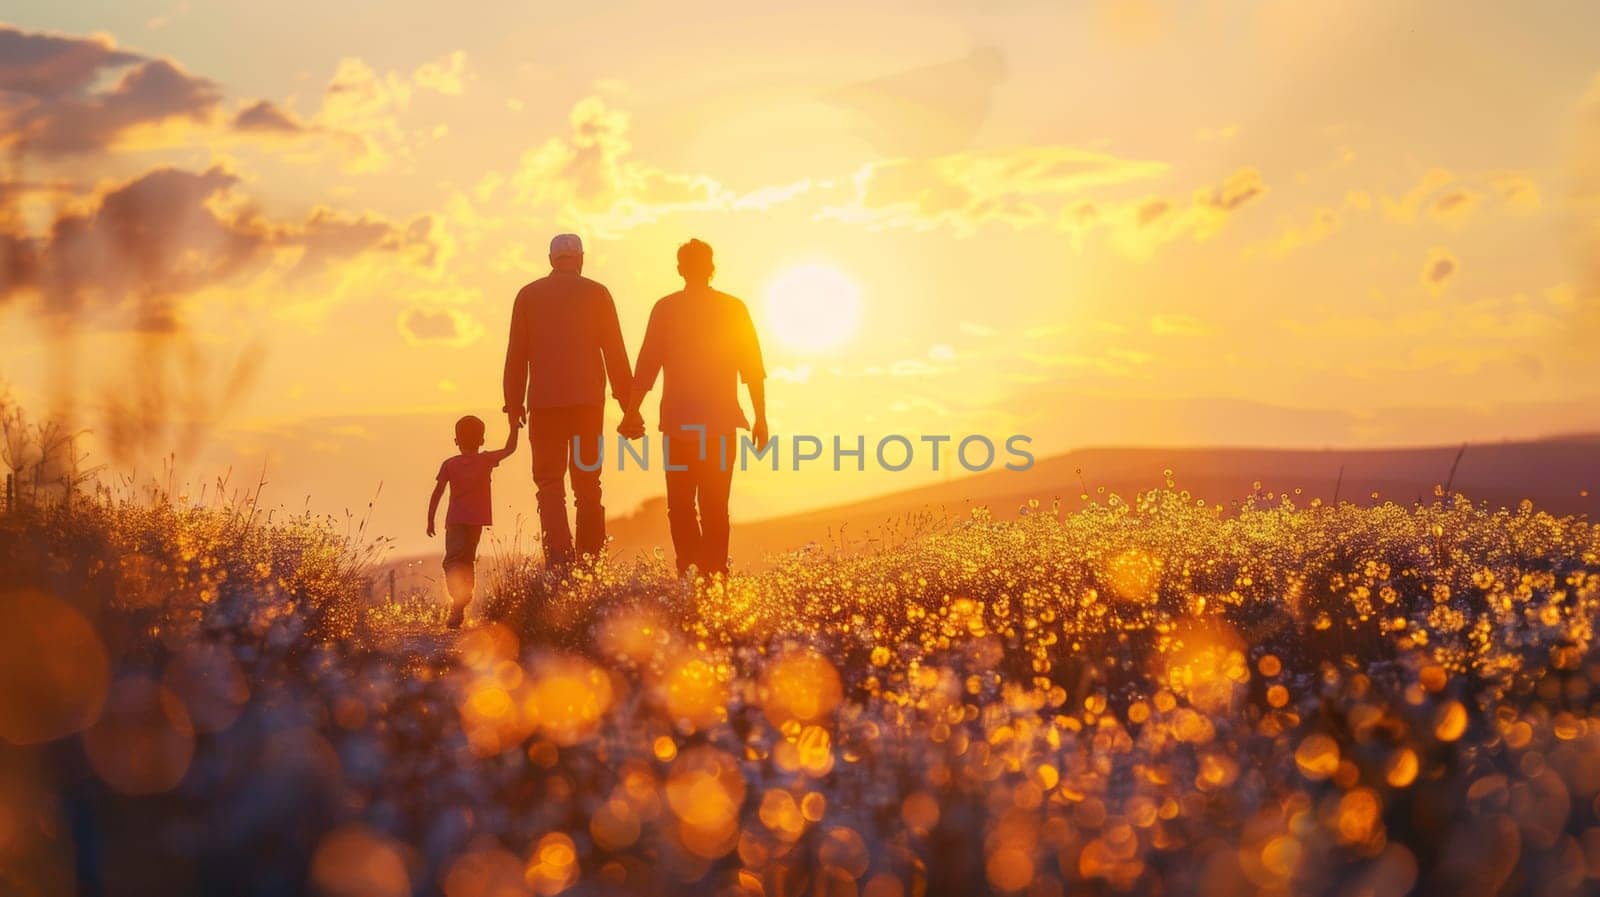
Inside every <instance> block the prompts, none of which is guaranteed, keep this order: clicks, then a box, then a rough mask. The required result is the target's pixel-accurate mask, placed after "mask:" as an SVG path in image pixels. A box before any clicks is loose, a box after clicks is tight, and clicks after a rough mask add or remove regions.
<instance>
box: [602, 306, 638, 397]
mask: <svg viewBox="0 0 1600 897" xmlns="http://www.w3.org/2000/svg"><path fill="white" fill-rule="evenodd" d="M600 298H601V302H600V309H599V314H600V322H599V324H600V330H599V332H600V355H601V357H602V358H603V359H604V360H605V363H606V377H607V379H609V380H610V381H611V397H612V398H613V399H616V400H617V404H618V405H621V406H622V409H623V410H624V411H626V410H627V408H628V398H629V396H630V394H631V393H632V391H633V372H632V371H631V370H630V369H629V367H628V348H627V346H625V345H623V343H622V325H621V324H620V323H619V322H618V321H617V303H616V302H615V301H613V300H612V298H611V291H610V290H607V289H605V288H604V287H602V288H601V290H600Z"/></svg>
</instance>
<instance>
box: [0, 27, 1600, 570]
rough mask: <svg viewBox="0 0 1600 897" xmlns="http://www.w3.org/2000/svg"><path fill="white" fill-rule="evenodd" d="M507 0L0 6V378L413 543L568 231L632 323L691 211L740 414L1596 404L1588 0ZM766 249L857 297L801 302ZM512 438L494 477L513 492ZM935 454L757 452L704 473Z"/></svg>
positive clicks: (504, 492) (1053, 447) (922, 429)
mask: <svg viewBox="0 0 1600 897" xmlns="http://www.w3.org/2000/svg"><path fill="white" fill-rule="evenodd" d="M527 6H528V5H527V4H509V3H504V4H502V3H496V4H486V3H477V4H468V5H465V6H463V7H461V8H452V9H451V11H450V15H449V16H447V17H446V16H442V15H441V12H440V9H439V7H438V5H437V4H432V3H418V2H392V3H386V4H382V5H376V4H344V3H317V4H311V3H279V4H270V5H262V4H237V5H235V4H227V5H221V4H200V3H193V4H191V3H172V2H167V0H163V2H157V3H141V2H128V3H123V4H118V5H116V6H115V8H107V7H100V6H98V5H95V6H92V7H91V5H89V4H77V5H72V6H64V5H62V4H58V3H43V2H34V0H23V2H21V3H15V2H14V3H12V4H9V5H8V7H7V12H6V13H5V17H6V20H7V21H8V22H9V24H7V25H5V26H3V27H0V123H3V125H4V128H3V129H0V143H3V144H4V149H5V152H6V159H7V160H8V161H7V162H6V166H7V168H6V169H5V170H4V171H3V172H0V327H3V328H4V332H5V333H6V337H5V340H6V342H5V352H4V356H3V360H0V377H3V378H4V379H5V381H6V382H7V383H9V384H10V388H11V390H12V391H13V392H14V393H15V394H16V395H18V396H19V397H20V398H21V399H22V400H23V401H24V402H25V403H26V404H27V405H28V406H29V407H30V408H34V409H38V410H40V411H41V412H42V411H44V410H48V409H52V408H54V409H57V410H62V411H69V412H70V413H72V414H73V415H74V416H75V417H76V419H78V420H79V421H80V422H81V423H82V424H83V425H84V426H87V427H89V428H91V429H92V430H93V431H94V437H93V438H94V439H95V442H96V446H97V450H98V457H99V458H100V459H101V460H105V459H107V458H116V459H118V463H121V464H133V463H137V464H141V465H143V466H144V467H145V468H146V469H154V468H155V467H156V466H157V464H158V461H157V459H159V458H160V457H161V456H163V455H164V454H165V453H167V452H169V451H176V452H178V453H179V454H180V465H181V466H182V467H183V469H184V470H185V472H186V475H188V476H191V477H194V478H195V479H196V480H197V481H198V480H199V479H200V478H202V477H208V476H211V475H214V474H215V473H217V472H219V471H221V470H223V469H226V468H228V467H230V466H231V467H232V468H233V469H234V471H235V475H234V482H235V483H238V482H239V481H241V480H245V479H249V480H253V479H254V478H255V473H256V472H257V471H259V470H260V469H261V468H262V466H263V465H265V468H266V470H267V477H268V479H269V480H270V481H271V482H272V486H271V489H272V495H273V496H274V497H275V498H276V499H277V500H279V501H283V502H286V503H288V504H290V505H291V506H294V507H299V506H300V505H301V504H302V503H303V501H304V498H305V496H307V495H309V496H310V497H311V504H312V506H313V507H316V508H319V509H325V510H338V509H341V508H345V507H351V508H363V507H365V505H366V502H367V501H368V499H369V498H370V497H371V496H372V494H373V492H374V491H375V490H376V489H377V486H378V483H379V482H380V481H381V482H383V484H384V486H383V495H382V496H381V498H380V499H379V501H378V506H377V509H376V517H377V520H378V523H379V529H380V530H381V531H384V532H389V533H391V534H393V535H396V536H399V537H401V539H402V545H403V546H406V547H418V546H419V545H420V544H421V540H420V531H421V528H422V526H421V524H422V517H423V513H422V512H423V508H424V507H425V501H426V494H427V491H428V489H429V487H430V486H431V479H432V475H433V472H434V471H435V470H436V469H437V464H438V462H439V460H440V459H442V458H443V457H445V456H447V455H448V454H451V453H452V451H453V449H452V446H451V442H450V437H451V433H450V422H451V421H452V420H453V419H454V418H455V417H456V416H459V415H460V414H464V413H468V412H472V413H478V414H480V415H482V416H484V417H485V418H486V419H488V420H489V421H490V434H491V435H490V438H491V440H495V439H498V438H499V436H498V435H496V434H499V433H501V432H503V431H502V430H501V427H502V426H503V425H502V423H501V420H500V419H499V418H498V415H497V409H498V408H499V405H500V396H499V369H500V365H501V363H502V360H503V351H504V332H505V330H506V325H507V321H508V318H509V312H510V303H511V299H512V297H513V296H514V294H515V293H516V291H517V289H518V288H519V287H520V286H521V285H522V284H523V283H525V282H526V281H528V280H531V279H533V278H535V277H538V276H541V275H542V274H543V273H545V271H546V270H547V265H546V263H545V261H544V251H545V245H546V243H547V242H548V239H549V237H550V236H551V235H552V234H554V233H557V232H560V231H564V230H573V231H576V232H578V233H579V234H581V235H582V236H583V237H584V239H585V241H586V243H587V244H588V248H589V253H588V259H587V265H586V272H585V273H587V274H589V275H590V276H592V277H595V278H596V279H598V280H600V281H602V282H603V283H606V284H607V285H608V286H609V287H610V288H611V291H612V293H613V294H614V296H615V297H616V300H617V304H618V309H619V312H620V314H621V318H622V324H623V331H624V334H625V336H626V338H627V340H628V344H629V348H630V352H631V351H636V350H637V347H638V343H639V339H640V338H641V336H642V333H643V327H644V323H645V321H646V318H647V315H648V313H649V309H650V306H651V304H652V303H653V302H654V301H655V300H656V299H658V298H660V297H661V296H662V295H665V294H666V293H669V292H671V291H673V290H674V289H676V288H677V287H678V285H679V283H678V281H677V279H676V277H675V275H674V270H673V264H674V263H673V251H674V249H675V248H676V246H677V245H678V244H679V243H681V242H682V241H684V240H685V239H687V238H688V237H690V236H698V237H700V238H702V239H705V240H707V241H708V242H710V243H711V244H712V245H713V246H714V247H715V249H716V252H717V262H718V276H717V285H718V286H719V287H721V288H722V289H723V290H725V291H728V292H731V293H733V294H735V295H738V296H741V297H743V298H744V299H745V300H746V301H747V302H748V303H749V305H750V308H751V311H752V313H753V315H754V317H755V320H756V324H757V327H758V329H760V331H761V336H762V339H763V343H764V348H765V350H766V354H767V365H768V369H769V371H770V372H771V374H772V380H771V381H769V387H768V392H769V396H770V399H769V401H770V405H771V418H772V428H773V431H774V432H775V433H779V434H782V433H796V432H807V433H817V434H823V435H827V434H832V433H845V434H855V433H864V434H867V435H868V436H869V437H875V436H876V435H881V434H885V433H891V432H898V433H906V434H912V435H915V434H926V433H949V434H955V435H958V436H959V435H962V434H966V433H989V434H993V435H996V436H1003V435H1005V434H1010V433H1026V434H1029V435H1031V436H1033V438H1034V440H1035V442H1034V447H1035V450H1036V452H1037V453H1038V454H1039V455H1041V456H1043V455H1047V454H1052V453H1055V452H1058V451H1063V450H1066V449H1068V448H1072V447H1077V446H1086V445H1105V444H1132V443H1139V444H1268V445H1274V444H1276V445H1301V446H1303V445H1319V446H1320V445H1331V444H1341V445H1355V444H1364V445H1375V444H1416V443H1449V442H1458V441H1461V440H1466V439H1476V440H1482V439H1497V438H1504V437H1527V436H1539V435H1548V434H1552V433H1562V432H1573V431H1578V430H1595V429H1600V401H1597V399H1600V352H1597V351H1596V349H1595V347H1596V343H1597V341H1596V338H1597V336H1600V314H1597V313H1596V287H1597V284H1600V272H1597V263H1596V257H1597V247H1600V213H1597V205H1600V204H1597V202H1596V197H1600V80H1597V76H1600V52H1597V51H1596V49H1595V46H1594V42H1593V40H1592V35H1593V34H1595V33H1596V32H1597V31H1600V7H1597V6H1595V5H1593V4H1582V3H1532V4H1516V5H1514V6H1513V5H1509V4H1503V3H1459V2H1453V3H1393V2H1359V0H1358V2H1338V3H1318V2H1292V3H1291V2H1275V3H1246V2H1223V0H1218V2H1196V3H1184V4H1165V3H1158V2H1153V0H1151V2H1100V3H1095V2H1090V3H1081V4H1060V3H1043V2H1041V3H1030V2H1022V0H1015V2H984V3H977V2H973V3H966V2H959V0H946V2H938V3H919V4H912V3H904V4H896V3H888V4H873V5H872V6H873V8H872V9H871V10H863V9H861V8H859V7H860V4H844V3H813V4H806V5H804V6H803V7H799V6H795V5H786V8H776V5H773V6H774V7H775V8H773V9H770V10H765V9H762V8H761V7H762V4H751V3H738V4H734V3H726V4H712V3H697V2H686V3H674V4H622V3H592V4H583V5H577V6H574V5H571V4H564V5H556V4H538V5H537V6H538V7H539V9H538V10H529V9H527V8H526V7H527ZM562 7H566V8H562ZM796 270H800V271H809V272H813V273H815V272H818V271H821V272H823V275H822V276H821V277H820V279H819V278H817V277H811V278H810V279H807V278H806V277H802V278H801V282H802V285H803V286H804V285H807V284H811V285H815V284H821V285H822V286H821V287H815V286H813V287H812V288H822V289H827V290H830V291H833V292H837V291H839V290H843V291H846V292H849V293H850V294H851V295H852V296H853V297H854V298H855V299H856V300H857V301H858V303H859V320H858V321H857V323H856V324H855V325H854V326H853V327H851V328H846V330H845V332H843V333H831V334H828V335H829V336H831V337H837V338H838V339H839V340H840V341H838V342H837V343H836V344H834V345H827V346H818V345H817V343H818V342H828V341H829V340H818V339H815V338H811V337H814V336H815V335H816V334H814V333H810V332H809V331H808V329H807V328H808V326H809V325H807V324H806V323H805V316H806V314H805V311H806V310H805V309H804V308H800V309H797V308H796V306H795V303H796V301H797V300H796V299H795V296H796V295H799V296H802V297H803V296H804V295H805V292H806V291H805V289H804V288H802V289H800V290H798V291H796V290H795V289H793V288H792V287H793V282H794V277H795V275H794V272H795V271H796ZM785 284H787V285H788V286H785ZM835 300H837V296H834V295H832V293H830V295H829V296H826V297H823V299H822V300H821V301H819V303H818V308H827V307H831V306H832V305H833V304H834V302H835ZM646 408H647V409H653V402H650V403H647V405H646ZM610 414H611V416H612V418H615V417H616V411H615V409H612V410H611V411H610ZM526 462H527V456H526V453H525V450H524V453H523V454H521V455H519V456H518V457H517V458H516V459H514V460H513V461H511V462H509V464H508V467H507V468H506V469H505V470H503V471H502V472H501V473H500V474H499V475H498V477H497V480H496V482H497V484H498V488H499V489H500V492H499V494H498V496H497V498H498V501H497V504H498V505H500V506H501V507H502V508H505V509H511V508H515V509H517V510H521V511H523V512H524V513H527V514H531V510H532V504H531V488H530V485H529V483H528V482H527V480H528V477H527V475H526V471H525V468H526ZM245 471H249V473H248V474H246V473H244V472H245ZM1180 473H1181V472H1180ZM658 476H659V474H655V473H652V474H648V475H645V474H629V475H624V476H617V475H615V474H612V475H610V476H608V478H607V485H608V501H607V504H608V506H609V508H610V510H611V511H612V512H613V513H618V512H625V511H627V510H628V509H629V508H631V507H632V506H633V505H635V504H637V502H639V501H640V500H642V499H644V498H646V497H648V496H651V495H656V494H659V493H660V492H661V487H660V484H659V482H658V480H657V477H658ZM934 476H937V475H935V474H932V473H931V472H929V471H926V470H921V471H920V472H907V473H903V474H884V473H867V474H844V475H836V474H832V473H828V474H826V475H818V476H804V475H802V476H794V475H788V474H785V475H773V474H759V475H757V474H752V475H749V476H745V477H742V478H741V479H740V480H739V481H738V482H737V483H736V489H735V493H736V495H735V501H734V511H735V515H736V516H741V517H745V518H749V517H755V516H766V515H770V514H775V513H782V512H785V511H790V510H795V509H799V508H803V507H811V506H817V505H826V504H833V503H836V502H838V501H841V500H845V499H849V498H856V497H861V496H864V495H866V494H870V493H873V492H882V491H887V490H891V489H896V488H903V487H906V486H910V485H915V484H916V483H919V482H925V481H927V480H928V479H930V478H932V477H934ZM510 513H511V512H510V511H509V510H502V511H501V514H502V517H501V519H502V522H508V517H509V514H510Z"/></svg>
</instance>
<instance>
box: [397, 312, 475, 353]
mask: <svg viewBox="0 0 1600 897" xmlns="http://www.w3.org/2000/svg"><path fill="white" fill-rule="evenodd" d="M395 324H396V326H398V328H399V330H400V335H401V336H402V337H403V338H404V339H405V341H406V342H407V343H408V344H410V345H413V346H425V345H442V346H450V347H452V348H461V347H463V346H466V345H469V344H471V343H473V342H474V341H476V340H477V339H478V338H479V337H481V336H483V332H484V328H483V325H482V324H480V323H478V321H477V319H476V318H474V317H472V315H470V314H468V313H467V312H464V311H462V310H460V309H457V308H408V309H406V310H405V311H403V312H401V313H400V317H399V318H397V319H396V321H395Z"/></svg>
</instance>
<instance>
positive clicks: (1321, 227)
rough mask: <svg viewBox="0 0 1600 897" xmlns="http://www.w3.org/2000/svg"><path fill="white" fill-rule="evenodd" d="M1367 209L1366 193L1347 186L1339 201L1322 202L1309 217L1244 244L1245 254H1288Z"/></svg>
mask: <svg viewBox="0 0 1600 897" xmlns="http://www.w3.org/2000/svg"><path fill="white" fill-rule="evenodd" d="M1371 209H1372V196H1371V195H1370V194H1367V193H1365V192H1363V191H1360V190H1351V191H1350V192H1348V193H1346V194H1345V197H1344V200H1343V201H1342V202H1341V203H1340V204H1339V205H1337V206H1323V207H1321V208H1318V209H1315V210H1313V211H1312V213H1311V216H1310V218H1309V220H1307V221H1305V222H1303V223H1301V224H1291V225H1289V226H1288V227H1286V228H1284V230H1283V231H1282V232H1281V233H1279V234H1278V236H1276V237H1274V238H1272V239H1269V240H1265V241H1262V242H1259V243H1255V244H1253V245H1251V246H1248V247H1246V248H1245V254H1246V255H1255V254H1258V253H1266V254H1268V255H1278V256H1281V255H1288V254H1289V253H1291V252H1294V251H1295V250H1297V249H1303V248H1305V247H1307V246H1310V245H1312V244H1314V243H1320V242H1322V241H1323V240H1326V239H1327V238H1329V237H1331V236H1333V235H1334V234H1336V233H1338V232H1339V231H1341V230H1343V229H1344V227H1345V225H1346V224H1347V223H1348V222H1349V221H1350V219H1351V218H1352V217H1353V216H1355V215H1357V214H1360V213H1364V212H1368V211H1371Z"/></svg>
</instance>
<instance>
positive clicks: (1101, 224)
mask: <svg viewBox="0 0 1600 897" xmlns="http://www.w3.org/2000/svg"><path fill="white" fill-rule="evenodd" d="M1266 194H1267V186H1266V184H1265V182H1264V181H1263V180H1262V178H1261V172H1259V171H1257V170H1256V169H1254V168H1248V167H1247V168H1241V169H1239V170H1238V171H1235V172H1234V173H1233V174H1231V175H1229V176H1228V177H1227V178H1225V179H1224V180H1223V181H1222V183H1220V184H1218V185H1216V186H1215V187H1209V188H1201V189H1198V190H1196V191H1194V193H1193V194H1192V195H1191V196H1190V198H1189V200H1188V201H1187V202H1183V201H1181V200H1173V199H1168V198H1166V197H1148V198H1145V199H1142V200H1133V201H1130V202H1124V203H1120V204H1119V203H1109V204H1106V205H1104V206H1103V207H1101V208H1099V209H1097V210H1096V214H1095V215H1094V216H1093V218H1092V220H1091V221H1089V222H1088V223H1087V224H1084V223H1082V220H1083V219H1082V217H1081V213H1078V212H1076V211H1075V213H1074V215H1073V216H1072V218H1071V219H1070V220H1068V221H1065V222H1064V227H1066V229H1068V230H1069V231H1071V232H1072V233H1073V235H1074V240H1075V241H1076V242H1078V243H1080V244H1081V242H1082V241H1083V239H1084V237H1085V236H1086V235H1087V234H1088V233H1090V232H1092V231H1093V230H1095V229H1099V228H1106V229H1108V230H1109V233H1110V240H1111V243H1112V245H1113V246H1115V247H1116V248H1117V249H1119V250H1121V251H1122V252H1123V254H1125V255H1127V256H1129V257H1132V258H1138V259H1143V258H1149V257H1150V256H1151V255H1152V254H1153V253H1154V252H1155V251H1156V250H1157V249H1159V248H1160V247H1162V246H1165V245H1167V244H1169V243H1173V242H1176V241H1178V240H1184V239H1188V240H1192V241H1194V242H1204V241H1205V240H1209V239H1211V238H1212V237H1214V236H1216V235H1217V234H1218V233H1220V232H1221V231H1222V229H1223V228H1224V227H1226V226H1227V224H1228V222H1229V221H1231V220H1232V219H1233V216H1235V215H1237V214H1239V213H1240V212H1241V211H1242V210H1244V209H1245V208H1247V207H1248V206H1251V205H1253V204H1255V203H1256V202H1258V201H1259V200H1260V199H1261V198H1262V197H1263V196H1265V195H1266Z"/></svg>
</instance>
